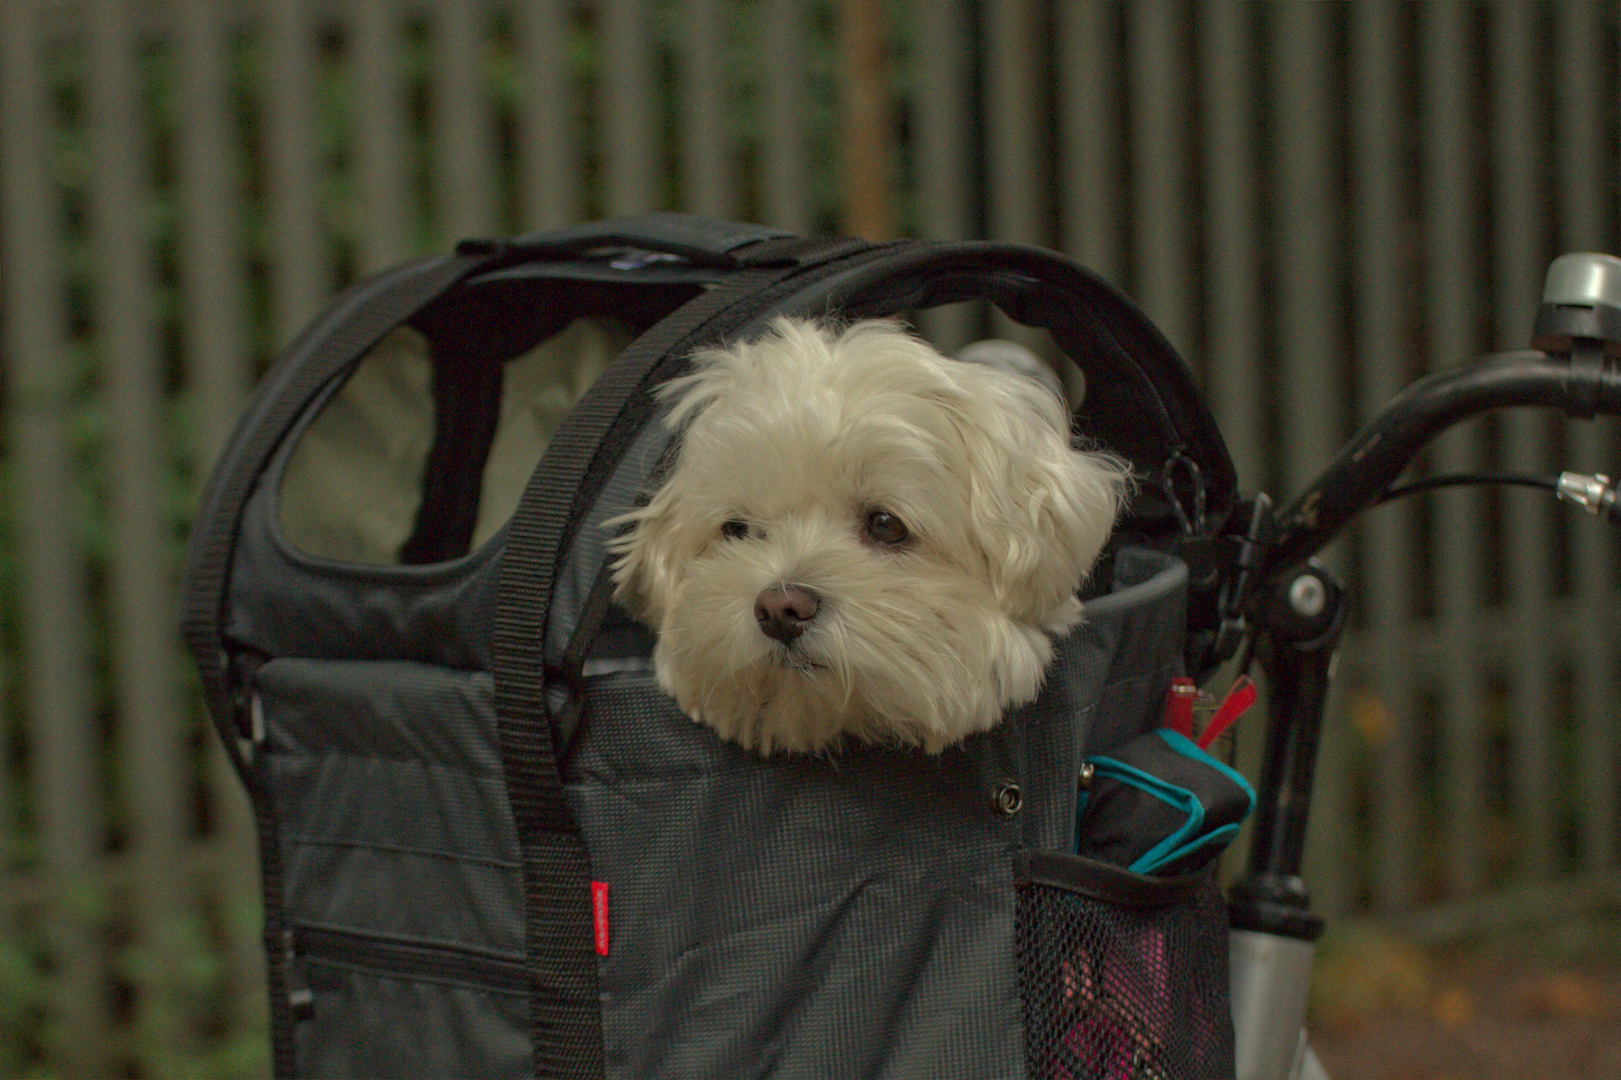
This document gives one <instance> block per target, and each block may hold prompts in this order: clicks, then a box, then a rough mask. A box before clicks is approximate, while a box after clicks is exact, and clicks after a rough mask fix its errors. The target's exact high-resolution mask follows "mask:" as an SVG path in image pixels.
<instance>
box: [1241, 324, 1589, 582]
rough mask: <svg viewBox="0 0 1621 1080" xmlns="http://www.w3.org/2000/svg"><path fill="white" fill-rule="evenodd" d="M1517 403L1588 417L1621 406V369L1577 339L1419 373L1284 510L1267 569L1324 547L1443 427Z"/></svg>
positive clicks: (1271, 571)
mask: <svg viewBox="0 0 1621 1080" xmlns="http://www.w3.org/2000/svg"><path fill="white" fill-rule="evenodd" d="M1516 406H1531V407H1538V408H1553V409H1560V410H1562V411H1564V412H1565V413H1566V414H1567V415H1569V416H1572V417H1577V418H1582V419H1588V418H1591V417H1593V416H1595V415H1614V414H1617V413H1621V371H1618V370H1617V369H1616V367H1615V365H1614V364H1613V363H1611V362H1609V361H1607V360H1606V357H1605V352H1604V348H1603V343H1602V342H1599V341H1596V340H1591V339H1577V340H1576V341H1575V342H1574V343H1573V345H1572V348H1571V351H1570V353H1568V354H1564V353H1555V354H1549V353H1544V352H1512V353H1497V354H1494V355H1491V356H1487V357H1484V358H1483V359H1482V360H1481V361H1480V362H1479V363H1476V364H1473V365H1470V366H1468V367H1463V368H1457V369H1455V370H1452V371H1444V372H1438V373H1437V374H1435V375H1431V376H1429V377H1428V378H1425V379H1421V380H1420V381H1418V382H1416V383H1414V384H1413V385H1412V386H1410V387H1408V388H1407V389H1406V390H1405V391H1403V392H1402V393H1401V394H1400V395H1399V396H1398V397H1397V398H1396V399H1395V400H1394V401H1392V402H1391V403H1390V404H1389V405H1388V406H1386V407H1385V409H1384V410H1383V411H1382V412H1380V413H1379V415H1378V416H1377V417H1375V418H1374V420H1373V421H1372V422H1371V423H1370V424H1368V426H1367V427H1365V428H1363V429H1362V430H1361V431H1360V432H1359V433H1358V434H1357V435H1356V437H1355V438H1353V439H1352V440H1351V441H1350V442H1349V443H1347V444H1346V445H1345V447H1344V449H1342V450H1341V451H1340V452H1339V454H1338V456H1336V457H1335V458H1334V460H1333V461H1332V462H1331V463H1330V464H1329V466H1328V467H1327V468H1326V469H1325V470H1324V471H1323V472H1322V474H1321V475H1320V476H1319V477H1318V478H1317V480H1316V481H1315V482H1314V483H1313V484H1312V485H1311V486H1310V487H1309V488H1307V489H1306V491H1305V492H1304V493H1303V494H1301V495H1300V496H1299V497H1298V498H1296V499H1295V500H1294V501H1293V502H1291V503H1289V505H1288V506H1286V507H1284V508H1283V510H1282V511H1281V512H1280V513H1279V515H1278V519H1277V520H1278V531H1277V533H1276V534H1275V537H1274V542H1273V543H1272V544H1270V545H1269V546H1268V551H1267V552H1266V556H1265V566H1264V570H1263V573H1262V576H1263V577H1265V578H1267V579H1270V580H1277V579H1279V578H1281V577H1282V576H1283V575H1284V574H1286V573H1288V572H1289V571H1290V570H1293V569H1295V568H1296V567H1298V566H1299V565H1300V564H1301V563H1303V562H1305V561H1306V560H1307V559H1308V558H1310V557H1311V556H1312V555H1314V554H1316V553H1317V552H1318V551H1320V550H1322V549H1323V548H1324V547H1325V546H1326V545H1327V544H1328V543H1329V541H1331V540H1333V539H1334V538H1335V537H1336V536H1337V535H1339V533H1340V531H1341V530H1342V529H1343V528H1344V527H1345V526H1346V525H1347V524H1348V523H1349V522H1350V521H1351V520H1352V519H1353V518H1355V517H1356V515H1357V514H1359V513H1361V512H1362V511H1363V510H1365V509H1366V508H1367V507H1368V506H1370V505H1371V504H1373V503H1374V502H1375V501H1376V500H1377V499H1378V498H1379V496H1380V495H1381V494H1383V493H1384V491H1385V489H1386V488H1388V487H1389V486H1390V484H1391V482H1392V481H1394V480H1395V479H1396V478H1397V477H1398V476H1400V475H1401V473H1402V471H1403V470H1404V469H1406V468H1407V466H1408V464H1409V463H1410V462H1411V461H1412V460H1413V459H1414V458H1415V457H1416V456H1417V455H1418V453H1419V451H1421V450H1422V449H1423V448H1424V446H1425V445H1426V444H1427V443H1429V441H1430V440H1431V439H1433V438H1434V437H1435V436H1436V435H1438V434H1440V433H1441V432H1442V431H1445V430H1446V429H1447V428H1450V427H1452V426H1453V425H1454V424H1457V423H1459V422H1460V421H1463V420H1466V419H1468V418H1470V417H1472V416H1476V415H1478V414H1480V413H1483V412H1489V411H1492V410H1495V409H1504V408H1513V407H1516Z"/></svg>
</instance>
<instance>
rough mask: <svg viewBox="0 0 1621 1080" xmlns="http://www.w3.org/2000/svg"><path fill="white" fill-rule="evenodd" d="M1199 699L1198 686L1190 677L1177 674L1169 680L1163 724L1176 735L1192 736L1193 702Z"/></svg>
mask: <svg viewBox="0 0 1621 1080" xmlns="http://www.w3.org/2000/svg"><path fill="white" fill-rule="evenodd" d="M1198 699H1199V688H1198V687H1197V686H1196V685H1194V682H1193V680H1192V679H1190V678H1188V677H1187V676H1185V675H1179V676H1177V677H1176V678H1174V679H1172V680H1171V689H1170V690H1169V691H1168V692H1167V693H1166V696H1165V726H1166V727H1168V728H1170V729H1171V730H1172V731H1174V732H1176V733H1177V734H1178V735H1186V736H1187V737H1188V738H1190V739H1191V738H1193V703H1194V702H1195V701H1197V700H1198Z"/></svg>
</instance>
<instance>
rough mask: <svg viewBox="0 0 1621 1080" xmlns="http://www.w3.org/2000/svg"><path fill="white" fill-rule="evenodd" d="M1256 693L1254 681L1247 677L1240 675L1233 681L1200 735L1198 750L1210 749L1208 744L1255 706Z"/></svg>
mask: <svg viewBox="0 0 1621 1080" xmlns="http://www.w3.org/2000/svg"><path fill="white" fill-rule="evenodd" d="M1258 693H1259V691H1257V690H1256V689H1255V681H1254V680H1253V679H1251V678H1250V677H1249V676H1248V675H1240V676H1239V677H1238V678H1236V679H1234V680H1233V688H1232V689H1231V690H1229V691H1227V696H1226V697H1224V698H1222V699H1221V705H1220V706H1218V707H1217V709H1216V715H1214V716H1212V717H1211V718H1210V723H1209V725H1207V726H1206V727H1205V729H1204V731H1203V732H1202V733H1200V735H1199V749H1200V750H1208V749H1210V744H1211V743H1213V742H1215V741H1216V739H1217V737H1218V736H1220V735H1221V733H1222V732H1224V731H1226V730H1227V729H1228V728H1229V727H1232V725H1233V721H1234V720H1237V719H1238V718H1239V717H1240V716H1243V715H1244V713H1246V712H1247V711H1249V707H1250V706H1251V705H1254V704H1255V698H1256V695H1257V694H1258Z"/></svg>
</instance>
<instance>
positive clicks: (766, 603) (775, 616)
mask: <svg viewBox="0 0 1621 1080" xmlns="http://www.w3.org/2000/svg"><path fill="white" fill-rule="evenodd" d="M820 607H821V601H820V599H819V598H818V597H817V595H816V594H815V593H813V592H811V591H810V590H809V589H806V588H802V587H800V586H798V585H781V586H778V587H776V588H772V589H766V590H765V591H764V592H762V593H760V595H759V596H757V597H755V600H754V618H755V619H756V620H757V621H758V622H759V624H760V632H761V633H762V634H764V635H765V636H766V637H769V638H776V639H777V640H778V641H780V642H782V643H783V644H784V645H786V644H787V643H788V642H790V641H792V640H794V639H795V638H796V637H798V636H799V635H800V634H803V633H804V632H805V624H806V623H808V622H810V621H811V620H812V619H814V618H816V612H817V609H819V608H820Z"/></svg>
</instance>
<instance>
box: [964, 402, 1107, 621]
mask: <svg viewBox="0 0 1621 1080" xmlns="http://www.w3.org/2000/svg"><path fill="white" fill-rule="evenodd" d="M1007 389H1009V391H1010V392H1011V393H1012V396H1013V397H1014V398H1016V399H1017V400H1018V404H1017V405H1015V406H1014V409H1015V412H1016V413H1022V414H1023V415H1022V417H1020V420H1021V422H1017V423H1013V424H1011V425H1007V426H1003V425H1000V424H998V425H997V426H996V428H995V429H994V430H988V431H987V430H979V431H970V432H969V434H968V438H969V439H970V441H971V442H972V443H973V444H974V445H972V446H971V447H970V453H969V460H970V462H972V463H973V464H972V465H971V469H973V470H974V471H975V472H976V473H978V475H975V476H973V477H972V487H971V490H970V493H969V505H970V508H971V522H970V526H969V527H970V529H971V530H972V532H973V535H974V538H975V541H976V543H977V544H978V545H979V546H980V549H981V551H982V552H983V553H984V555H985V557H986V559H987V561H988V563H989V566H990V571H991V580H992V583H993V585H994V586H995V588H996V590H997V592H998V594H999V595H1000V596H1001V597H1002V600H1003V603H1004V604H1005V605H1006V609H1007V611H1008V613H1009V614H1010V615H1013V616H1014V617H1015V618H1018V619H1021V620H1023V621H1026V622H1029V623H1033V624H1035V625H1038V626H1042V627H1043V628H1045V629H1047V630H1049V631H1051V632H1054V633H1057V632H1060V631H1062V630H1065V629H1068V628H1069V627H1070V626H1071V625H1073V624H1074V623H1075V622H1076V620H1077V619H1078V617H1079V613H1080V604H1079V601H1078V600H1077V599H1076V597H1075V593H1076V590H1077V587H1078V586H1079V585H1080V584H1081V582H1082V581H1084V580H1085V579H1086V576H1087V574H1088V573H1090V571H1091V569H1092V565H1093V563H1095V562H1096V561H1097V558H1098V555H1099V554H1100V553H1101V552H1102V550H1103V545H1104V544H1105V543H1106V542H1107V541H1108V539H1109V533H1110V531H1111V530H1112V529H1113V528H1114V521H1115V517H1116V516H1117V515H1118V514H1119V512H1120V507H1121V505H1122V503H1123V502H1124V500H1125V495H1126V490H1127V487H1128V485H1129V478H1128V472H1127V469H1126V467H1125V466H1124V464H1123V463H1121V462H1120V461H1118V460H1116V459H1115V458H1112V457H1110V456H1108V455H1106V454H1097V453H1088V452H1085V451H1080V450H1076V449H1074V448H1073V447H1072V446H1071V445H1070V441H1069V431H1068V427H1067V417H1065V416H1064V414H1063V410H1062V408H1061V407H1060V406H1059V405H1058V404H1057V402H1056V401H1048V400H1046V398H1048V397H1050V396H1051V395H1050V393H1049V391H1047V390H1046V389H1045V388H1044V387H1041V386H1038V385H1036V384H1033V383H1032V384H1029V385H1028V386H1014V387H1008V388H1007Z"/></svg>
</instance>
